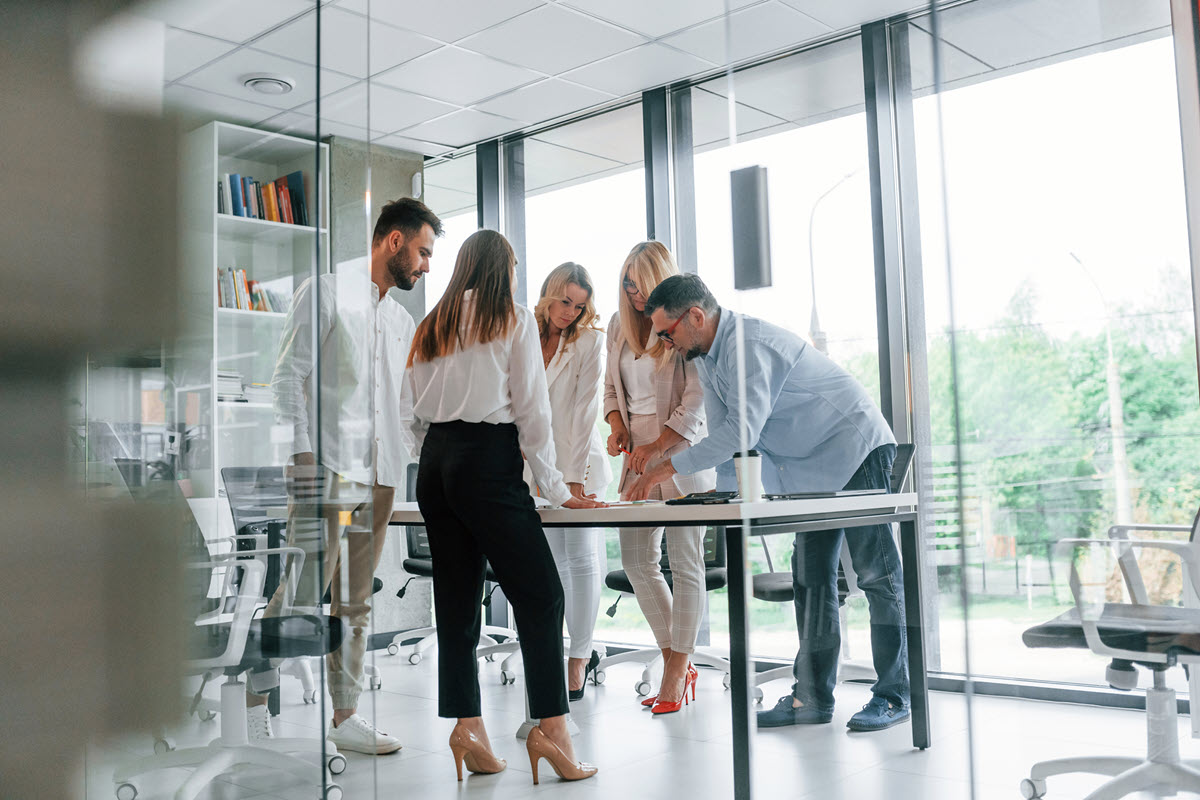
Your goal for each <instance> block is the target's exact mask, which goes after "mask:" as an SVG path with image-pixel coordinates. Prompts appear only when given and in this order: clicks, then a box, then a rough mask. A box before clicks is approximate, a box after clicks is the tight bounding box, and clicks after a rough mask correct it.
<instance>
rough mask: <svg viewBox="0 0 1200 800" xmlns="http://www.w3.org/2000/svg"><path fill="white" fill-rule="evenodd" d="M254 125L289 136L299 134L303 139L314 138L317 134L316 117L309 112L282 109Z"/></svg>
mask: <svg viewBox="0 0 1200 800" xmlns="http://www.w3.org/2000/svg"><path fill="white" fill-rule="evenodd" d="M255 127H257V128H262V129H263V130H266V131H275V132H276V133H286V134H289V135H291V136H301V137H303V138H305V139H315V138H316V136H317V119H316V117H314V116H312V115H311V114H299V113H297V112H295V111H284V112H283V113H282V114H276V115H275V116H273V117H271V118H270V119H265V120H263V121H262V122H260V123H258V124H257V125H256V126H255Z"/></svg>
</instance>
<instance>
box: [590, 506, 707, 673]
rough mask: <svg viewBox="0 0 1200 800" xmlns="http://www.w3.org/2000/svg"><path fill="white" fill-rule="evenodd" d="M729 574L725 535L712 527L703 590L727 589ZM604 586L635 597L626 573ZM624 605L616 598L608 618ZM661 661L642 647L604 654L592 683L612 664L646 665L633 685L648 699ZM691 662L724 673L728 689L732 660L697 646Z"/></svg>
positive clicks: (666, 566) (667, 571)
mask: <svg viewBox="0 0 1200 800" xmlns="http://www.w3.org/2000/svg"><path fill="white" fill-rule="evenodd" d="M668 556H669V554H668V553H667V546H666V540H665V539H664V540H663V548H662V558H661V559H660V560H659V565H660V566H661V568H662V573H663V577H664V578H666V580H667V586H673V585H674V584H673V582H672V577H671V564H670V560H669V558H668ZM728 579H729V571H728V569H727V568H726V560H725V533H724V531H723V530H722V529H721V528H715V527H710V528H708V530H706V531H705V532H704V590H705V591H706V592H711V591H715V590H717V589H721V588H724V586H725V585H726V583H728ZM604 585H605V586H607V587H608V588H610V589H613V590H615V591H618V592H620V593H621V596H624V595H632V594H633V584H632V583H630V581H629V575H628V574H626V572H625V570H623V569H618V570H614V571H612V572H610V573H608V574H607V575H606V576H605V577H604ZM619 602H621V597H617V602H616V603H613V604H612V607H611V608H609V609H608V615H609V616H610V617H611V616H613V615H614V614H615V613H616V608H617V603H619ZM661 660H662V651H661V650H659V649H658V647H642V648H638V649H635V650H629V651H626V652H624V653H617V654H616V655H611V656H610V655H605V656H604V658H602V659H600V664H599V666H597V667H596V671H595V672H594V673H593V678H592V680H593V681H594V682H595V683H596V684H597V685H599V684H601V683H604V678H605V669H606V668H607V667H610V666H612V665H613V664H622V663H625V662H627V661H633V662H638V663H641V664H643V665H644V666H643V667H642V674H641V677H640V678H639V679H638V680H637V681H636V682H635V683H634V685H633V690H634V691H635V692H637V693H638V695H639V696H641V697H645V696H647V695H649V694H650V692H651V691H653V689H654V686H653V685H652V684H651V682H650V680H651V677H652V675H651V673H650V668H651V667H652V666H654V664H655V663H656V662H658V661H661ZM691 661H692V663H693V664H698V665H701V666H707V667H713V668H715V669H719V670H723V671H724V672H725V676H724V678H723V679H722V683H723V684H724V686H725V688H726V689H728V688H729V681H730V677H729V669H730V666H729V659H727V658H722V657H721V656H720V655H719V654H717V653H716V652H715V651H713V650H711V649H709V648H707V647H698V648H696V652H694V653H692V656H691Z"/></svg>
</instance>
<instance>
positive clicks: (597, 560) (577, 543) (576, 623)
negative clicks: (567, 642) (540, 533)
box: [545, 528, 607, 658]
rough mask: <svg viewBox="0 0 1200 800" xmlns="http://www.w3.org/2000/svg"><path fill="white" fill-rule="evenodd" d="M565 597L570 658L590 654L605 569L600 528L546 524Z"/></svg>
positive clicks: (549, 542)
mask: <svg viewBox="0 0 1200 800" xmlns="http://www.w3.org/2000/svg"><path fill="white" fill-rule="evenodd" d="M545 531H546V542H547V543H548V544H549V545H550V552H551V553H553V554H554V563H555V565H556V566H557V567H558V578H559V580H561V581H562V586H563V596H564V598H565V599H566V609H565V616H566V619H567V635H568V636H570V637H571V647H570V649H569V650H568V651H567V656H568V657H570V658H588V657H589V656H590V655H591V654H592V634H593V632H594V631H595V630H596V615H597V613H598V612H599V610H600V587H601V581H602V580H603V579H602V577H601V576H602V575H603V574H604V570H605V569H606V566H607V564H606V559H605V556H604V531H603V530H602V529H600V528H546V529H545Z"/></svg>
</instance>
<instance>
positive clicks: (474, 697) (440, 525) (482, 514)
mask: <svg viewBox="0 0 1200 800" xmlns="http://www.w3.org/2000/svg"><path fill="white" fill-rule="evenodd" d="M523 467H524V462H523V460H522V458H521V449H520V446H519V445H518V443H517V428H516V426H515V425H511V424H508V425H490V424H487V423H470V422H443V423H437V424H434V425H431V426H430V428H429V432H428V433H427V434H426V436H425V443H424V445H423V446H422V448H421V461H420V467H419V468H418V471H417V505H418V506H419V507H420V509H421V516H423V517H424V518H425V526H426V530H427V531H428V532H429V549H430V552H431V554H432V559H433V604H434V609H435V610H436V612H437V638H438V715H439V716H442V717H452V718H453V717H478V716H480V714H481V705H480V700H479V661H478V659H477V658H476V657H475V648H476V646H477V645H478V644H479V629H480V625H481V624H482V621H483V620H482V605H481V604H482V602H483V579H484V569H485V565H486V564H489V563H490V564H491V566H492V570H493V571H494V572H495V573H496V578H497V579H498V580H499V581H500V586H501V588H503V589H504V595H505V597H507V598H508V601H509V602H510V603H511V604H512V607H513V614H514V616H515V617H516V622H517V635H518V637H519V642H520V644H521V657H522V661H523V663H524V665H525V686H526V691H527V693H528V696H529V711H530V714H531V715H532V716H533V717H534V718H535V719H542V718H544V717H556V716H559V715H561V714H566V713H567V684H566V675H565V670H564V669H563V644H562V629H563V589H562V583H561V582H560V581H559V578H558V569H557V567H556V566H555V564H554V557H553V556H552V555H551V553H550V546H549V545H548V544H546V535H545V534H544V533H543V532H542V521H541V519H540V518H539V517H538V515H537V512H536V511H535V510H534V505H533V499H532V498H531V497H530V495H529V487H528V486H526V485H525V482H524V481H523V480H522V479H521V473H522V470H523Z"/></svg>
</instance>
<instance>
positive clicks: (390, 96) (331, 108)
mask: <svg viewBox="0 0 1200 800" xmlns="http://www.w3.org/2000/svg"><path fill="white" fill-rule="evenodd" d="M368 101H369V102H368ZM316 106H317V104H316V103H315V102H313V103H305V104H304V105H303V106H300V107H299V108H297V109H296V111H299V112H300V113H302V114H310V115H311V114H315V113H317V107H316ZM368 108H370V114H371V122H370V127H371V130H372V131H375V132H376V135H377V136H382V135H383V134H385V133H391V132H392V131H397V130H400V129H401V128H408V127H410V126H412V125H416V124H417V123H419V122H425V121H426V120H430V119H433V118H434V117H440V116H441V115H443V114H446V113H449V112H451V111H454V110H455V108H456V106H452V105H449V104H447V103H439V102H438V101H437V100H430V99H428V98H426V97H417V96H416V95H413V94H409V93H408V92H401V91H399V90H397V89H392V88H389V87H387V86H380V85H379V84H376V83H371V84H370V85H369V94H368V84H367V82H366V81H361V82H359V83H356V84H354V85H353V86H350V87H348V88H346V89H342V90H341V91H340V92H335V93H333V94H331V95H329V96H327V97H323V98H321V109H320V113H321V118H322V120H327V121H330V122H339V123H341V124H343V125H353V126H355V127H358V128H362V127H365V126H366V124H367V123H366V120H367V109H368Z"/></svg>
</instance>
